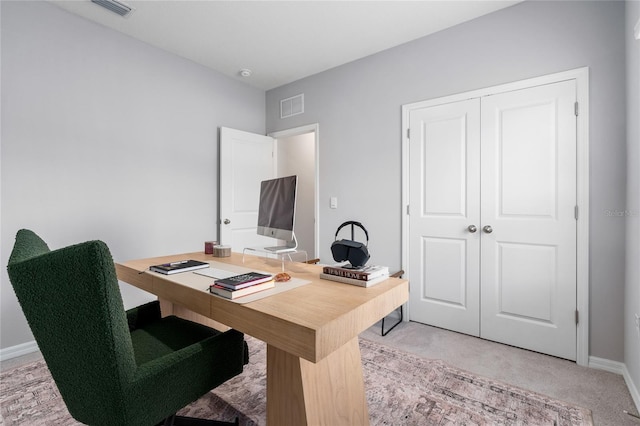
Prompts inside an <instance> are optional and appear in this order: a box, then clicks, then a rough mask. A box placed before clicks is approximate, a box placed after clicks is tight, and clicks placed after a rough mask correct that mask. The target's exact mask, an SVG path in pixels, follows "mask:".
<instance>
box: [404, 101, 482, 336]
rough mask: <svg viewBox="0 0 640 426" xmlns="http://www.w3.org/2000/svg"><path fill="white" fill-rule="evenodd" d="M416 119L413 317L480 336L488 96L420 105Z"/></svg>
mask: <svg viewBox="0 0 640 426" xmlns="http://www.w3.org/2000/svg"><path fill="white" fill-rule="evenodd" d="M409 120H410V148H409V150H410V182H411V183H410V215H409V228H410V231H409V233H410V271H411V272H410V274H411V275H410V277H409V281H410V285H411V298H410V301H409V309H410V312H411V319H412V320H414V321H419V322H424V323H427V324H431V325H435V326H438V327H443V328H447V329H450V330H455V331H459V332H462V333H468V334H472V335H476V336H477V335H478V332H479V323H478V322H479V315H480V314H479V259H480V253H479V244H480V243H479V236H480V232H479V228H480V221H479V212H480V206H479V201H480V198H479V196H480V139H479V132H478V128H479V125H480V101H479V99H472V100H468V101H462V102H456V103H451V104H446V105H439V106H434V107H429V108H423V109H420V110H415V111H412V112H411V114H410V118H409ZM470 226H471V227H472V228H469V227H470ZM473 226H475V227H476V228H477V229H478V230H477V231H476V232H471V231H470V229H471V230H473Z"/></svg>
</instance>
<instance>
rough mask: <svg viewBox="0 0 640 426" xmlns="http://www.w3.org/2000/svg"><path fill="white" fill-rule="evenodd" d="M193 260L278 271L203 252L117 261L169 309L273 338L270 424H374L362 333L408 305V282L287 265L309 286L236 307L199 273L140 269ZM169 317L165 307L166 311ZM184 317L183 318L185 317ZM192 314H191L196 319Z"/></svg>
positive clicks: (121, 274)
mask: <svg viewBox="0 0 640 426" xmlns="http://www.w3.org/2000/svg"><path fill="white" fill-rule="evenodd" d="M180 259H195V260H202V261H215V262H221V263H228V264H232V265H238V266H244V267H247V268H251V269H255V270H262V271H270V272H273V273H274V274H275V273H278V272H279V267H280V263H279V262H269V261H268V260H267V259H265V258H262V257H255V256H248V255H245V256H244V263H243V256H242V255H241V254H237V253H233V254H232V255H231V257H228V258H214V257H211V255H205V254H204V253H186V254H181V255H174V256H166V257H157V258H150V259H142V260H132V261H128V262H122V263H116V270H117V273H118V278H119V279H120V280H121V281H124V282H127V283H129V284H132V285H134V286H136V287H139V288H141V289H143V290H146V291H148V292H150V293H153V294H155V295H157V296H158V298H160V299H161V300H164V301H168V302H169V304H167V303H166V302H165V303H164V304H163V310H167V311H169V312H168V313H174V314H175V313H178V314H180V312H178V311H179V310H180V309H183V310H184V308H186V309H188V310H190V311H193V312H195V313H197V314H200V315H202V316H204V317H207V318H210V319H212V320H215V321H216V322H217V323H221V324H224V325H225V326H228V327H232V328H235V329H236V330H238V331H241V332H243V333H246V334H248V335H250V336H254V337H256V338H258V339H260V340H262V341H264V342H266V343H267V423H268V424H270V425H277V426H284V425H296V426H298V425H327V426H337V425H349V426H351V425H368V424H369V415H368V410H367V402H366V398H365V391H364V381H363V376H362V365H361V358H360V347H359V345H358V334H360V333H361V332H362V331H364V330H365V329H367V328H368V327H370V326H371V325H373V324H374V323H375V322H377V321H378V320H380V319H381V318H382V317H384V316H385V315H387V314H389V313H390V312H391V311H393V310H394V309H396V308H397V307H399V306H400V305H402V304H403V303H405V302H406V301H407V299H408V295H409V286H408V281H406V280H402V279H398V278H390V279H389V280H387V281H384V282H382V283H379V284H377V285H376V286H374V287H371V288H362V287H357V286H351V285H348V284H341V283H336V282H332V281H326V280H321V279H320V278H319V276H318V274H319V272H321V270H322V268H321V267H320V266H317V265H309V264H303V263H290V264H288V268H287V272H288V273H289V274H291V275H292V276H295V277H297V278H301V279H304V280H309V281H311V283H310V284H307V285H304V286H302V287H298V288H294V289H292V290H289V291H286V292H283V293H279V294H276V295H273V296H270V297H267V298H264V299H261V300H257V301H254V302H250V303H246V304H238V303H234V302H231V301H229V300H225V299H222V298H219V297H215V296H213V295H210V294H208V293H206V292H205V291H204V290H205V289H206V287H207V285H208V284H210V283H211V278H207V277H204V276H200V275H197V274H193V273H189V272H187V273H183V274H176V275H160V274H155V273H140V272H141V271H145V270H148V269H149V266H151V265H155V264H159V263H166V262H171V261H176V260H180ZM163 313H165V314H166V312H163ZM181 316H184V315H181ZM191 319H193V317H191Z"/></svg>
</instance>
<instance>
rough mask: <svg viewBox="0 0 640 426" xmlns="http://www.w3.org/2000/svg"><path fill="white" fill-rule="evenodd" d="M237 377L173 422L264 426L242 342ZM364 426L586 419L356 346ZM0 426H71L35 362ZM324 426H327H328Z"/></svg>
mask: <svg viewBox="0 0 640 426" xmlns="http://www.w3.org/2000/svg"><path fill="white" fill-rule="evenodd" d="M247 343H248V344H249V351H250V363H249V364H248V365H247V366H245V371H244V372H243V373H242V374H241V375H240V376H237V377H235V378H233V379H231V380H230V381H228V382H227V383H225V384H223V385H222V386H219V387H218V388H216V389H215V390H214V391H212V392H210V393H209V394H207V395H206V396H204V397H202V398H200V399H199V400H197V401H196V402H194V403H193V404H191V405H189V406H187V407H185V408H184V409H183V410H181V412H180V413H179V414H182V415H189V416H194V417H202V418H212V419H217V420H232V419H234V418H235V417H239V419H240V424H241V425H245V426H254V425H264V424H266V421H265V419H266V373H265V372H266V347H265V345H264V343H262V342H260V341H258V340H256V339H253V338H251V337H248V336H247ZM360 350H361V353H362V365H363V372H364V378H365V388H366V393H367V401H368V405H369V415H370V421H371V424H372V425H487V426H488V425H557V426H563V425H592V424H593V422H592V418H591V412H590V411H589V410H587V409H585V408H581V407H577V406H574V405H571V404H566V403H564V402H562V401H558V400H555V399H552V398H549V397H547V396H544V395H541V394H538V393H534V392H530V391H527V390H524V389H521V388H517V387H514V386H511V385H508V384H506V383H502V382H497V381H495V380H490V379H487V378H483V377H479V376H477V375H475V374H471V373H469V372H466V371H463V370H460V369H457V368H454V367H452V366H450V365H448V364H447V363H445V362H443V361H440V360H431V359H423V358H420V357H418V356H415V355H412V354H408V353H406V352H402V351H399V350H396V349H394V348H391V347H388V346H384V345H381V344H379V343H375V342H372V341H369V340H365V339H360ZM0 414H1V417H0V425H3V426H14V425H24V426H26V425H29V426H40V425H42V426H44V425H61V426H67V425H78V424H80V423H78V422H76V421H75V420H73V419H72V418H71V417H70V415H69V413H68V412H67V410H66V408H65V405H64V402H63V401H62V399H61V398H60V395H59V393H58V390H57V388H56V386H55V383H54V382H53V380H52V379H51V376H50V374H49V372H48V370H47V367H46V364H45V363H44V362H43V361H38V362H33V363H30V364H27V365H23V366H20V367H16V368H14V369H11V370H8V371H6V372H4V373H2V375H1V376H0ZM330 426H332V425H330Z"/></svg>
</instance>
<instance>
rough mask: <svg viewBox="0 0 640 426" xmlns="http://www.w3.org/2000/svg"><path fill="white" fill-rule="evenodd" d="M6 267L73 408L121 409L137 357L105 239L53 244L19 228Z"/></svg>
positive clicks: (81, 413)
mask: <svg viewBox="0 0 640 426" xmlns="http://www.w3.org/2000/svg"><path fill="white" fill-rule="evenodd" d="M7 269H8V272H9V279H10V281H11V284H12V285H13V288H14V291H15V293H16V295H17V297H18V300H19V302H20V305H21V307H22V311H23V312H24V315H25V317H26V318H27V321H28V323H29V326H30V327H31V331H32V333H33V335H34V337H35V339H36V342H37V343H38V347H39V348H40V351H41V352H42V355H43V357H44V359H45V361H46V363H47V366H48V367H49V370H50V371H51V375H52V376H53V379H54V380H55V382H56V385H57V386H58V389H59V390H60V394H61V395H62V397H63V399H64V401H65V403H66V404H67V408H68V409H69V412H70V413H71V415H72V416H73V417H74V418H75V419H76V420H79V421H81V422H83V423H88V424H91V423H95V420H94V419H99V418H100V417H104V415H105V413H109V415H113V413H122V416H123V417H124V416H126V409H125V404H124V402H123V395H124V392H123V389H124V387H125V386H126V383H127V382H128V381H129V380H131V379H132V377H133V375H134V374H135V370H136V363H135V358H134V353H133V346H132V343H131V336H130V334H129V329H128V325H127V319H126V313H125V311H124V306H123V303H122V297H121V295H120V289H119V287H118V281H117V277H116V272H115V267H114V264H113V259H112V257H111V254H110V252H109V249H108V248H107V246H106V244H104V243H103V242H101V241H88V242H86V243H82V244H77V245H74V246H69V247H66V248H63V249H59V250H54V251H50V250H49V247H48V246H47V244H46V243H45V242H44V241H43V240H42V239H40V237H38V236H37V235H36V234H35V233H33V232H32V231H29V230H24V229H23V230H20V231H18V234H17V235H16V242H15V245H14V248H13V251H12V252H11V256H10V258H9V265H8V268H7ZM123 423H124V421H123Z"/></svg>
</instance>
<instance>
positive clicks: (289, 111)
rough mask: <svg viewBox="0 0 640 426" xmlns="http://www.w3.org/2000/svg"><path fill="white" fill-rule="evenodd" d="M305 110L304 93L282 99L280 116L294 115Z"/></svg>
mask: <svg viewBox="0 0 640 426" xmlns="http://www.w3.org/2000/svg"><path fill="white" fill-rule="evenodd" d="M303 112H304V93H301V94H299V95H296V96H292V97H290V98H287V99H283V100H281V101H280V118H287V117H292V116H294V115H298V114H302V113H303Z"/></svg>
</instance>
